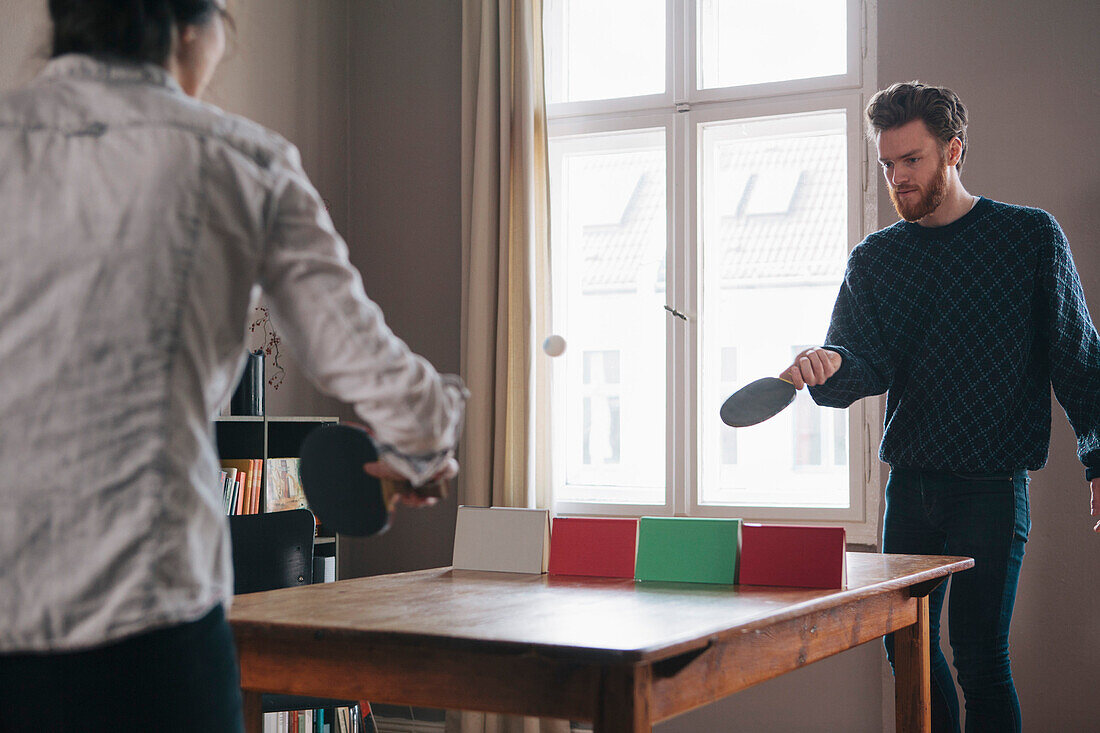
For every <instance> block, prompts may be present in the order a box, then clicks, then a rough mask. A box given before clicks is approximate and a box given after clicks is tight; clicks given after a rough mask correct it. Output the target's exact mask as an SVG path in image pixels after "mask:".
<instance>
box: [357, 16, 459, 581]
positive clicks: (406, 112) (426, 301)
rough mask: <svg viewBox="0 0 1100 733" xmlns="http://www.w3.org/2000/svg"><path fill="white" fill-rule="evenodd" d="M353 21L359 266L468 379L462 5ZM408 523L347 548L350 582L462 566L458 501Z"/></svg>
mask: <svg viewBox="0 0 1100 733" xmlns="http://www.w3.org/2000/svg"><path fill="white" fill-rule="evenodd" d="M350 21H351V22H350V23H349V28H350V39H351V40H350V54H349V56H350V62H349V76H348V78H349V86H350V98H351V102H350V104H351V107H350V110H351V114H350V120H351V122H350V126H351V136H350V145H349V165H350V167H351V181H350V187H349V191H350V197H351V200H352V201H353V202H354V210H353V213H352V216H351V218H350V222H349V232H350V238H351V239H353V240H354V241H355V243H356V247H354V248H353V250H352V262H353V263H355V265H356V266H358V267H359V269H360V271H361V272H362V273H363V282H364V284H365V286H366V289H367V293H368V294H370V296H371V297H372V298H374V299H375V300H376V301H377V302H378V303H379V304H380V305H381V306H382V309H383V310H384V311H385V313H386V320H387V322H388V323H389V324H390V326H391V327H392V328H393V330H394V332H396V333H397V334H398V335H399V336H401V337H402V338H404V339H405V341H406V342H407V343H408V344H409V346H410V347H411V348H412V349H413V350H414V351H416V352H417V353H420V354H422V355H424V356H425V357H426V358H427V359H428V360H429V361H431V362H432V363H433V364H435V365H436V367H437V368H438V369H440V370H441V371H444V372H452V373H457V372H458V368H459V360H458V352H459V315H460V312H461V301H460V296H461V275H460V272H461V270H460V268H461V236H460V222H461V217H460V212H459V199H460V189H459V174H460V169H459V161H460V158H459V133H460V129H461V119H460V116H459V111H460V109H461V104H460V88H459V87H460V82H459V67H460V58H461V57H460V50H461V37H460V28H461V3H459V2H458V1H457V0H385V1H381V0H369V1H363V0H352V2H351V17H350ZM398 512H399V515H398V516H397V517H396V518H395V520H394V522H393V525H392V528H391V529H390V531H389V532H387V533H386V534H384V535H381V536H378V537H371V538H368V539H365V540H358V541H349V542H346V543H345V551H343V552H342V553H341V559H340V563H341V572H342V573H344V574H347V575H375V574H378V573H384V572H394V571H398V570H410V569H415V568H429V567H438V566H440V565H449V564H450V562H451V546H452V544H453V542H454V521H455V520H454V517H455V497H454V496H453V495H452V496H451V498H450V499H449V500H447V501H445V502H443V503H442V504H440V505H438V506H435V507H432V508H430V509H416V510H403V509H398Z"/></svg>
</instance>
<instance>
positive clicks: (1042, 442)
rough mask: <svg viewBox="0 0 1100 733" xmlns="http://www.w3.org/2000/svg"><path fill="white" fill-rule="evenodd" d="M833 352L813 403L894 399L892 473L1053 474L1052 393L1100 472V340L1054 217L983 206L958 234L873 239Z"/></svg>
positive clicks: (889, 402) (838, 309) (846, 301)
mask: <svg viewBox="0 0 1100 733" xmlns="http://www.w3.org/2000/svg"><path fill="white" fill-rule="evenodd" d="M825 346H826V348H829V349H834V350H835V351H838V352H840V354H841V355H842V356H843V357H844V362H843V364H842V365H841V367H840V369H839V370H837V372H836V374H834V375H833V377H832V378H831V379H830V380H829V381H828V382H826V383H825V384H823V385H820V386H817V387H811V388H810V394H811V395H812V396H813V399H814V401H815V402H817V403H818V404H819V405H825V406H828V407H847V406H848V405H850V404H852V402H854V401H855V400H857V399H859V398H861V397H866V396H867V395H876V394H882V393H883V392H886V393H887V398H886V416H885V430H884V433H883V437H882V446H881V449H880V451H879V455H880V457H881V458H882V460H883V461H885V462H886V463H889V464H890V465H891V466H897V467H907V468H920V469H925V470H942V471H960V472H975V473H978V472H995V471H1005V470H1015V469H1020V468H1027V469H1038V468H1042V467H1043V465H1044V464H1045V463H1046V460H1047V449H1048V447H1049V444H1050V404H1051V400H1050V386H1051V385H1052V384H1053V386H1054V394H1055V396H1056V397H1057V398H1058V402H1059V403H1060V404H1061V405H1062V407H1063V409H1065V411H1066V415H1067V417H1068V418H1069V421H1070V424H1071V425H1072V426H1073V429H1074V431H1075V432H1076V433H1077V439H1078V443H1077V445H1078V447H1077V454H1078V457H1080V459H1081V461H1082V463H1084V464H1085V467H1086V476H1087V478H1090V479H1091V478H1093V477H1094V476H1096V475H1100V338H1098V337H1097V333H1096V327H1095V326H1094V325H1093V323H1092V320H1091V318H1089V312H1088V310H1087V308H1086V306H1085V296H1084V292H1083V290H1082V289H1081V280H1080V277H1079V276H1078V274H1077V268H1076V267H1075V266H1074V264H1073V257H1072V255H1071V254H1070V249H1069V243H1068V242H1067V241H1066V237H1065V235H1064V234H1063V233H1062V229H1061V227H1059V226H1058V222H1056V221H1055V220H1054V218H1053V217H1052V216H1050V214H1048V213H1046V212H1045V211H1042V210H1041V209H1032V208H1025V207H1021V206H1012V205H1010V204H1002V203H999V202H996V201H991V200H989V199H986V198H982V199H979V201H978V202H977V203H976V204H975V205H974V207H973V208H972V209H971V210H970V211H969V212H968V213H967V214H966V215H964V216H963V217H961V218H960V219H958V220H956V221H954V222H952V223H951V224H948V225H947V226H943V227H934V228H933V227H922V226H920V225H919V224H911V223H908V222H904V221H899V222H898V223H896V224H894V225H893V226H890V227H887V228H885V229H883V230H881V231H878V232H875V233H874V234H872V235H870V236H869V237H867V238H866V239H865V240H864V241H863V242H861V243H860V244H859V245H858V246H857V247H856V248H855V249H854V250H853V251H852V253H851V255H850V256H849V258H848V268H847V272H845V275H844V282H843V283H842V284H841V287H840V294H839V296H838V297H837V301H836V306H835V307H834V309H833V316H832V322H831V324H830V326H829V332H828V336H827V337H826V341H825Z"/></svg>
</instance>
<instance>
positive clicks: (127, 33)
mask: <svg viewBox="0 0 1100 733" xmlns="http://www.w3.org/2000/svg"><path fill="white" fill-rule="evenodd" d="M49 7H50V18H51V19H52V20H53V49H52V52H51V54H50V56H51V58H56V57H58V56H62V55H64V54H67V53H83V54H88V55H90V56H99V57H107V58H115V59H123V60H126V61H135V62H140V63H153V64H163V63H164V62H165V61H167V60H168V54H169V53H171V50H172V29H173V28H176V27H183V26H185V25H202V24H204V23H206V22H208V21H209V20H210V19H211V18H212V17H213V16H214V15H215V14H221V15H223V16H226V13H225V9H224V7H223V6H221V5H219V4H218V3H217V2H215V0H49ZM226 18H227V19H228V16H226Z"/></svg>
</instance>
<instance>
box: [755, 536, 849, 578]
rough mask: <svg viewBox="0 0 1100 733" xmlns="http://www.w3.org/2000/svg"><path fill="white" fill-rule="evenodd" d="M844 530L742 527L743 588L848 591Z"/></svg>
mask: <svg viewBox="0 0 1100 733" xmlns="http://www.w3.org/2000/svg"><path fill="white" fill-rule="evenodd" d="M844 553H845V537H844V528H843V527H800V526H794V525H778V524H748V523H746V524H744V525H743V526H742V527H741V567H740V570H739V574H738V580H737V582H738V583H739V584H741V585H779V586H789V587H794V588H844V587H845V586H846V585H847V576H846V573H845V562H844Z"/></svg>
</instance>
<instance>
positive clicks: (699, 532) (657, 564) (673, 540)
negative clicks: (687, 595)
mask: <svg viewBox="0 0 1100 733" xmlns="http://www.w3.org/2000/svg"><path fill="white" fill-rule="evenodd" d="M740 545H741V520H740V519H703V518H698V517H642V518H641V520H640V521H639V522H638V560H637V563H636V565H635V569H634V579H635V580H655V581H671V582H681V583H723V584H727V585H732V584H733V582H734V579H735V577H736V574H737V551H738V548H739V547H740Z"/></svg>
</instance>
